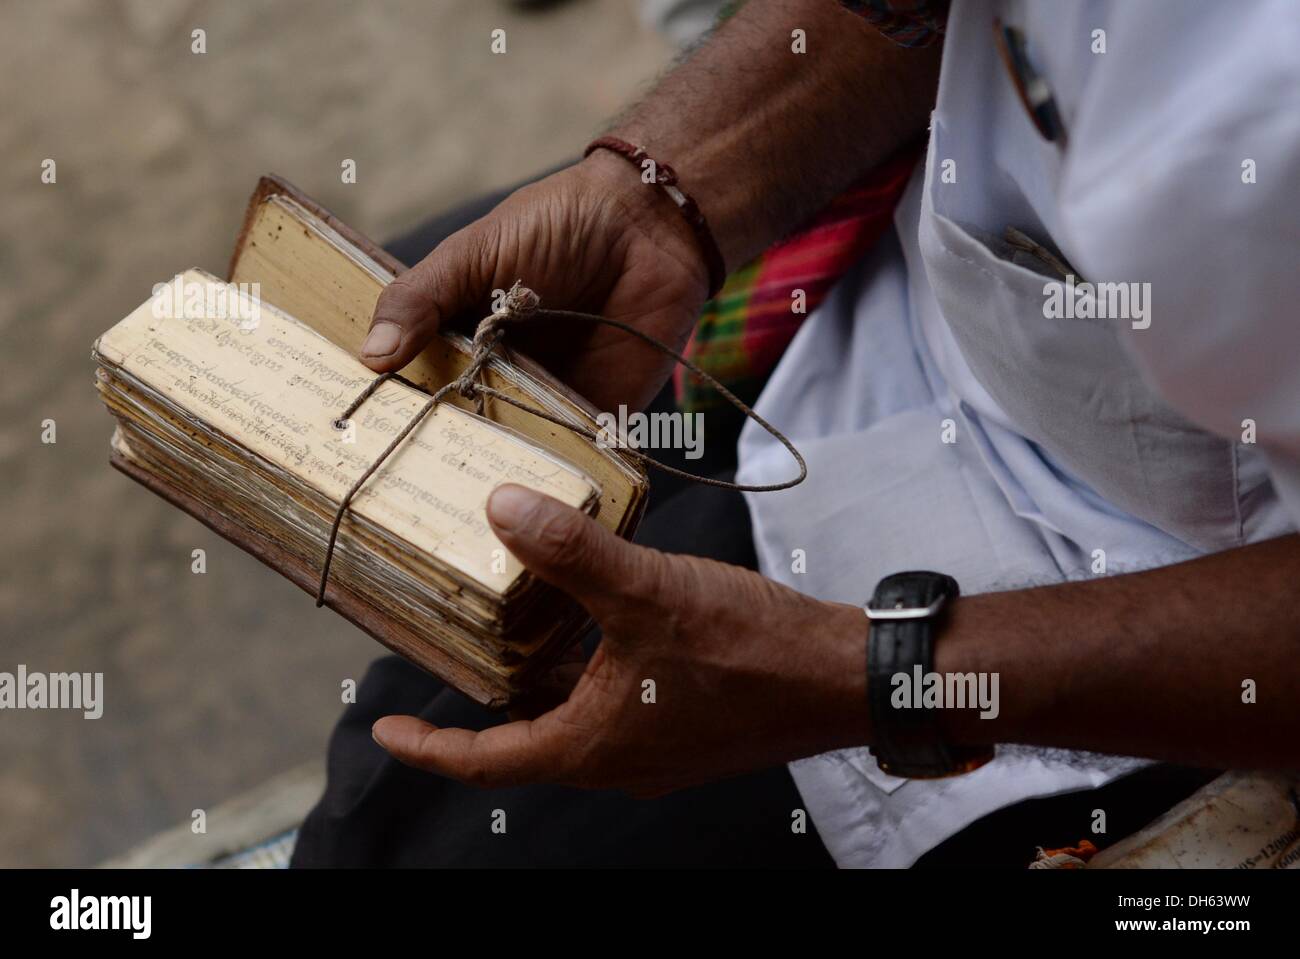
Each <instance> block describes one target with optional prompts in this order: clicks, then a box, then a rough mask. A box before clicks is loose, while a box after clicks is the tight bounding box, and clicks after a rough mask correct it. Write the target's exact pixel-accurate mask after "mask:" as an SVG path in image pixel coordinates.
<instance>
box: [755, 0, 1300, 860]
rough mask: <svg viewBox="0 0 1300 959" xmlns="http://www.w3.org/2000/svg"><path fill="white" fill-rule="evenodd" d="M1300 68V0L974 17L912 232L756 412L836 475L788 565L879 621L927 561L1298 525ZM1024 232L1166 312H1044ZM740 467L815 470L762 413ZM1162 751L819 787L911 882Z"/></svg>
mask: <svg viewBox="0 0 1300 959" xmlns="http://www.w3.org/2000/svg"><path fill="white" fill-rule="evenodd" d="M995 12H996V13H999V14H1000V15H1001V17H1002V19H1003V20H1004V21H1005V22H1006V23H1008V24H1011V25H1015V26H1017V27H1019V28H1021V29H1022V30H1023V31H1024V33H1025V35H1026V36H1027V38H1028V48H1027V49H1028V56H1029V59H1030V60H1031V62H1032V63H1033V64H1034V66H1035V68H1036V69H1037V71H1038V72H1039V74H1040V75H1042V77H1043V78H1044V79H1045V80H1046V82H1047V83H1048V85H1049V86H1050V88H1051V90H1052V92H1053V94H1054V96H1055V98H1056V101H1057V103H1058V106H1059V109H1060V112H1061V115H1062V118H1063V120H1064V123H1065V126H1066V128H1067V130H1068V133H1069V140H1068V145H1067V146H1065V147H1064V148H1062V147H1061V146H1059V145H1058V144H1054V143H1049V142H1048V141H1046V140H1045V139H1043V137H1042V136H1040V134H1039V133H1038V132H1037V131H1036V130H1035V128H1034V127H1033V125H1032V124H1031V122H1030V120H1029V118H1028V116H1027V114H1026V112H1025V110H1024V108H1023V106H1022V105H1021V102H1020V100H1019V98H1018V97H1017V95H1016V93H1015V91H1014V88H1013V86H1012V84H1011V82H1010V79H1009V76H1008V74H1007V71H1006V68H1005V66H1004V65H1003V64H1002V62H1001V60H1000V59H999V57H998V55H997V52H996V48H995V46H994V42H993V33H992V28H991V21H992V19H993V16H994V14H995ZM1097 30H1101V31H1104V35H1102V36H1103V42H1104V50H1105V52H1094V51H1095V50H1096V48H1097V41H1098V34H1096V33H1095V32H1094V31H1097ZM1297 50H1300V4H1295V3H1293V2H1291V0H1274V2H1258V3H1244V2H1234V3H1222V2H1205V3H1193V2H1173V0H1165V2H1144V3H1126V4H1121V3H1108V2H1092V3H1086V2H1080V3H1074V2H1068V0H1034V2H1032V3H1030V2H1015V0H1007V2H1002V3H998V4H989V3H987V2H981V3H976V4H973V5H972V4H966V3H963V2H962V0H957V2H956V3H955V4H954V7H953V10H952V13H951V15H950V18H949V23H948V36H947V40H946V44H945V51H944V59H943V70H942V74H941V80H940V89H939V97H938V103H937V107H936V110H935V113H934V117H933V121H932V126H931V140H930V148H929V155H928V157H927V160H926V164H925V168H924V169H923V170H918V171H917V173H916V175H915V176H914V177H913V180H912V182H911V184H910V185H909V187H908V190H907V192H906V194H905V195H904V198H903V200H902V202H901V203H900V205H899V208H898V211H897V213H896V216H895V227H896V232H895V233H894V234H891V235H887V236H886V238H885V239H883V240H882V241H881V243H880V244H879V245H878V247H877V248H876V249H875V250H873V251H872V253H871V254H870V255H869V256H868V257H867V258H866V259H865V260H864V261H863V262H862V263H860V264H858V266H857V267H856V268H855V269H854V270H853V271H852V272H851V273H850V274H849V275H848V276H846V277H845V278H844V280H842V281H841V283H840V284H839V285H838V286H837V287H836V289H835V290H834V291H833V292H832V294H831V296H830V297H829V298H828V299H827V301H826V302H825V303H824V304H823V305H822V306H821V308H820V309H818V310H817V311H816V312H815V313H814V314H813V315H812V316H810V317H809V318H808V320H807V322H806V323H805V324H804V326H803V328H802V329H801V330H800V332H799V334H798V335H797V336H796V338H795V340H794V342H793V343H792V344H791V346H790V348H789V350H788V351H787V353H786V355H785V356H784V357H783V359H782V361H781V363H780V364H779V366H778V367H777V369H776V371H775V373H774V374H773V376H772V378H771V380H770V382H769V383H768V386H767V388H766V390H765V391H764V393H763V395H762V397H761V398H760V401H759V403H758V406H757V409H758V412H759V413H760V414H761V415H763V416H764V417H766V418H767V419H768V420H769V421H770V422H772V423H773V424H774V425H776V426H777V427H778V428H779V429H781V430H782V431H783V432H785V433H786V434H787V435H788V436H789V437H790V438H791V439H792V440H793V441H794V442H795V444H796V445H797V446H798V448H799V449H800V451H801V452H802V453H803V454H804V456H805V457H806V458H807V460H808V466H809V478H808V480H807V481H806V482H805V483H804V484H803V485H801V486H799V487H796V488H795V489H793V490H789V491H785V492H781V493H764V494H755V495H750V496H749V497H748V501H749V506H750V512H751V516H752V518H753V523H754V537H755V542H756V546H757V549H758V554H759V561H760V567H761V569H762V571H763V573H764V574H766V575H768V576H770V577H772V578H773V579H776V580H779V581H780V582H783V583H786V584H787V585H790V586H792V587H794V588H795V589H799V590H801V591H802V592H805V593H808V594H810V595H813V596H817V597H820V598H823V599H828V600H838V601H841V602H851V603H859V604H861V603H862V602H863V601H865V599H866V598H867V597H868V596H869V595H870V593H871V591H872V589H873V587H874V585H875V583H876V582H877V581H878V580H879V579H880V578H881V577H883V576H885V575H888V574H889V573H893V572H897V571H900V570H903V569H917V568H921V569H926V568H928V569H936V570H940V571H942V572H946V573H949V574H951V575H953V576H954V577H955V578H956V579H957V581H958V582H959V583H960V584H961V587H962V591H963V593H965V594H972V593H979V592H983V591H988V590H993V589H1007V588H1016V587H1021V586H1028V585H1041V584H1046V583H1054V582H1059V581H1062V580H1064V579H1069V578H1083V577H1090V576H1093V575H1096V573H1095V572H1094V569H1095V568H1096V567H1097V564H1098V562H1099V559H1101V560H1102V561H1104V564H1105V573H1106V574H1115V573H1122V572H1127V571H1132V570H1137V569H1143V568H1149V567H1152V566H1158V565H1165V564H1168V563H1173V562H1179V561H1181V560H1185V559H1189V558H1191V557H1193V556H1196V555H1199V554H1201V553H1204V552H1208V551H1215V550H1219V549H1226V548H1230V547H1233V546H1237V545H1242V544H1244V543H1249V542H1255V541H1258V540H1262V539H1267V538H1271V537H1273V536H1278V535H1282V534H1284V533H1287V532H1291V531H1293V530H1294V529H1295V527H1296V520H1297V519H1298V518H1300V269H1298V268H1297V267H1298V266H1300V264H1298V263H1297V260H1298V259H1300V112H1297V111H1296V110H1295V109H1294V107H1295V104H1297V103H1300V57H1297V55H1296V51H1297ZM946 160H951V161H953V162H952V163H951V164H945V162H944V161H946ZM1247 161H1250V162H1247ZM945 170H948V171H950V175H949V176H948V177H945V176H944V175H943V173H944V171H945ZM1252 172H1253V179H1254V182H1247V181H1249V180H1250V179H1251V175H1250V174H1251V173H1252ZM952 174H955V177H953V176H952ZM949 180H955V182H949ZM1007 226H1013V227H1015V228H1017V229H1019V230H1021V231H1023V232H1025V233H1027V234H1029V235H1030V236H1032V237H1034V238H1035V239H1037V240H1039V241H1040V242H1047V243H1049V244H1050V245H1051V246H1053V247H1055V249H1056V250H1057V251H1058V252H1059V253H1060V255H1062V256H1063V258H1064V259H1065V260H1066V261H1067V262H1068V263H1069V264H1072V266H1073V268H1074V269H1075V270H1077V271H1078V272H1079V274H1080V275H1081V276H1082V277H1083V278H1085V279H1088V280H1092V281H1098V282H1099V281H1133V282H1142V283H1150V284H1151V286H1150V295H1151V300H1150V307H1151V310H1150V326H1149V327H1147V328H1145V329H1134V328H1133V324H1132V322H1131V321H1130V320H1129V319H1128V318H1123V317H1121V318H1110V319H1107V320H1089V319H1068V320H1066V319H1053V318H1048V317H1046V316H1045V315H1044V311H1043V304H1044V301H1045V299H1046V294H1045V283H1046V281H1047V279H1048V278H1047V277H1045V276H1043V275H1042V273H1041V272H1040V271H1039V270H1037V269H1036V268H1034V267H1032V266H1030V265H1026V263H1025V260H1024V258H1023V257H1020V258H1014V257H1011V256H1009V255H1008V253H1007V250H1006V249H1005V248H1004V247H1003V246H1002V245H1001V244H1000V243H999V241H998V238H999V237H1000V236H1001V234H1002V232H1003V229H1004V228H1005V227H1007ZM1244 421H1250V424H1252V426H1253V435H1251V434H1250V431H1249V430H1248V426H1247V424H1246V423H1245V422H1244ZM945 433H947V435H948V437H949V438H952V437H953V436H955V442H944V436H945ZM1252 440H1253V441H1252ZM739 452H740V464H741V465H740V470H739V479H740V480H741V481H742V482H745V483H771V482H776V481H779V480H781V479H784V478H787V477H788V476H789V475H791V474H792V472H793V470H794V465H793V464H792V463H791V462H790V461H789V458H788V454H787V453H786V452H785V451H784V450H783V449H782V448H781V447H780V446H779V445H777V444H776V443H775V442H774V441H773V440H771V438H770V437H769V436H768V434H766V433H764V432H763V431H761V430H758V429H755V428H753V424H749V425H747V426H746V428H745V430H744V432H743V433H742V435H741V440H740V450H739ZM795 550H802V551H803V554H804V556H805V557H806V559H805V563H806V571H804V572H800V573H796V572H794V571H793V569H794V568H796V564H794V563H793V562H792V556H793V551H795ZM865 629H866V627H865V623H864V635H865ZM1116 639H1117V641H1122V637H1117V638H1116ZM791 641H792V642H797V641H799V637H791ZM1042 641H1043V642H1044V643H1050V642H1052V641H1053V637H1051V636H1044V637H1043V639H1042ZM1098 665H1099V668H1100V667H1102V666H1104V664H1098ZM1010 694H1011V693H1010V691H1008V690H1006V689H1003V690H1002V695H1003V696H1004V697H1005V696H1007V695H1010ZM1140 764H1141V761H1140V760H1134V759H1125V758H1120V757H1106V756H1098V755H1095V754H1083V753H1074V752H1068V751H1063V750H1044V749H1035V748H1031V747H1000V748H999V751H998V758H997V759H996V760H994V761H993V762H992V763H990V764H988V765H986V766H985V767H983V768H981V769H979V770H977V771H976V772H974V773H972V774H970V775H967V776H963V777H959V778H954V779H948V780H939V781H920V780H915V781H908V780H902V779H896V778H894V777H890V776H886V775H885V774H883V773H881V772H879V770H878V769H877V767H876V764H875V761H874V759H873V758H872V757H871V756H870V755H869V754H868V753H867V752H866V750H865V749H858V750H846V751H843V752H840V753H835V754H831V755H826V756H818V757H813V758H810V759H806V760H802V761H800V762H797V763H794V764H792V765H791V772H792V774H793V776H794V778H795V781H796V783H797V784H798V786H799V789H800V792H801V794H802V795H803V798H804V801H805V803H806V805H807V807H808V810H809V812H810V814H811V815H812V817H813V820H814V822H815V823H816V825H817V828H818V831H819V833H820V834H821V837H822V839H823V841H824V842H825V843H826V845H827V847H828V848H829V849H830V851H831V853H832V855H834V856H835V858H836V860H837V861H838V862H839V863H840V864H841V865H844V866H886V867H889V866H907V865H910V864H911V863H913V862H914V861H915V860H916V859H917V858H918V857H919V856H920V855H922V854H923V853H924V852H926V851H927V850H928V849H930V848H932V847H934V846H935V845H937V844H938V843H939V842H941V841H942V840H943V839H945V838H947V837H948V836H950V835H952V834H954V833H956V832H957V831H959V830H960V829H962V828H964V827H965V826H967V825H969V824H970V823H971V822H974V821H975V820H976V819H978V818H980V817H981V816H984V815H986V814H988V813H990V812H993V811H994V810H996V809H999V808H1001V807H1003V806H1007V805H1010V804H1013V803H1016V802H1019V801H1021V800H1023V799H1026V798H1030V797H1035V796H1046V795H1052V794H1057V793H1061V792H1067V791H1071V790H1077V789H1083V788H1088V787H1094V786H1098V785H1101V784H1103V783H1105V782H1108V781H1110V780H1112V779H1114V778H1116V777H1118V776H1120V775H1122V774H1124V773H1126V772H1129V771H1132V770H1133V769H1135V768H1136V767H1137V766H1138V765H1140ZM1086 827H1087V824H1084V823H1081V824H1078V830H1079V832H1080V835H1083V834H1084V833H1085V830H1086Z"/></svg>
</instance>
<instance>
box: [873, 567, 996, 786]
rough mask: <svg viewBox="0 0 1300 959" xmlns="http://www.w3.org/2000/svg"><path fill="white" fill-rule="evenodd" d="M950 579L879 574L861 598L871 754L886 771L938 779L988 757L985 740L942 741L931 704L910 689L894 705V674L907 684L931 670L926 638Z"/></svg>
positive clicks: (939, 616) (948, 598) (948, 594)
mask: <svg viewBox="0 0 1300 959" xmlns="http://www.w3.org/2000/svg"><path fill="white" fill-rule="evenodd" d="M959 595H960V590H959V589H958V588H957V581H956V580H955V579H953V578H952V577H951V576H945V575H943V574H942V573H931V572H926V571H916V572H908V573H895V574H894V575H892V576H886V577H885V578H884V579H882V580H881V581H880V583H879V585H877V586H876V591H875V593H874V594H872V597H871V600H870V602H868V603H867V606H866V612H867V616H868V618H869V619H870V620H871V627H870V633H869V636H868V639H867V701H868V703H869V707H870V709H871V722H872V727H873V729H872V740H873V744H872V746H871V752H872V755H874V756H875V757H876V763H877V764H878V765H879V766H880V768H881V769H882V770H883V771H884V772H887V773H889V774H890V775H891V776H903V777H906V778H908V779H939V778H942V777H945V776H957V775H960V774H961V773H967V772H970V771H971V770H973V769H978V768H979V767H980V766H983V765H984V764H985V763H986V762H988V761H989V760H990V759H992V758H993V747H992V746H958V745H954V744H952V743H948V742H945V741H944V737H943V734H942V731H941V729H940V728H939V716H938V715H937V712H936V710H935V709H928V708H924V707H921V706H919V705H917V703H916V702H915V701H913V700H912V698H911V697H910V696H901V697H899V698H900V699H903V700H904V702H902V703H900V704H899V705H898V706H895V705H894V698H895V697H894V696H893V693H894V692H895V689H896V688H898V687H896V686H895V683H894V677H895V676H897V675H898V674H900V673H901V674H905V675H906V677H907V679H906V680H905V681H904V680H900V681H899V687H901V686H902V685H903V684H904V682H905V683H906V684H907V686H908V688H909V689H910V688H911V687H912V686H913V685H915V684H916V683H917V682H918V681H920V680H921V679H922V678H923V677H927V676H929V675H930V674H931V673H933V672H934V646H935V640H936V636H937V633H938V631H939V629H940V627H941V626H942V625H943V622H944V618H945V615H946V613H947V607H948V606H949V604H950V603H952V602H953V601H954V600H956V599H957V597H958V596H959Z"/></svg>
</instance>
